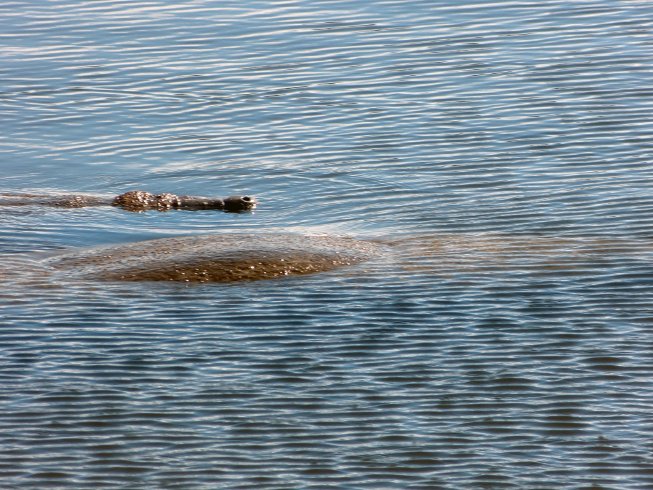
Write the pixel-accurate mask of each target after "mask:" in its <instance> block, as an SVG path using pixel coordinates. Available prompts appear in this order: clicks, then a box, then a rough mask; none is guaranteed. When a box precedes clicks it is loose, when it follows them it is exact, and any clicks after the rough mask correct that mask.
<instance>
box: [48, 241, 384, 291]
mask: <svg viewBox="0 0 653 490" xmlns="http://www.w3.org/2000/svg"><path fill="white" fill-rule="evenodd" d="M380 252H381V250H380V247H379V245H377V244H375V243H372V242H366V241H360V240H354V239H351V238H345V237H333V236H319V235H309V236H306V235H293V234H261V235H253V234H223V235H201V236H189V237H173V238H162V239H157V240H147V241H143V242H135V243H129V244H125V245H119V246H110V247H98V248H92V249H86V250H78V251H74V252H68V253H65V254H63V255H60V256H57V257H54V258H50V259H49V260H48V261H49V265H50V266H52V267H54V268H55V269H57V270H60V271H65V272H66V274H67V275H73V276H76V277H80V278H84V279H93V280H105V281H184V282H233V281H246V280H258V279H271V278H275V277H282V276H290V275H301V274H313V273H317V272H324V271H328V270H332V269H335V268H338V267H343V266H347V265H351V264H355V263H358V262H361V261H364V260H366V259H369V258H370V257H372V256H375V255H378V254H379V253H380Z"/></svg>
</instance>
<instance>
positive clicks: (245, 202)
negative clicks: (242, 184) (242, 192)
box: [224, 196, 256, 212]
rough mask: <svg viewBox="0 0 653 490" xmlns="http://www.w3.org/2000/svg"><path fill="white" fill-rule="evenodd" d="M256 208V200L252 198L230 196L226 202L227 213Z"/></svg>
mask: <svg viewBox="0 0 653 490" xmlns="http://www.w3.org/2000/svg"><path fill="white" fill-rule="evenodd" d="M255 207H256V198H254V197H252V196H229V197H227V198H226V199H225V200H224V209H225V211H233V212H237V211H246V210H248V209H254V208H255Z"/></svg>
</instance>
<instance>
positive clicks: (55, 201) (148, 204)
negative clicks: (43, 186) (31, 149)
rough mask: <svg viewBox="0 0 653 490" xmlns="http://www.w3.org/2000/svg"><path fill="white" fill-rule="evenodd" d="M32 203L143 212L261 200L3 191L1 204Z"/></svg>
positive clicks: (242, 206) (232, 206)
mask: <svg viewBox="0 0 653 490" xmlns="http://www.w3.org/2000/svg"><path fill="white" fill-rule="evenodd" d="M30 205H32V206H33V205H38V206H52V207H60V208H82V207H88V206H115V207H119V208H121V209H124V210H126V211H132V212H143V211H149V210H156V211H168V210H171V209H181V210H188V211H197V210H203V209H216V210H221V211H226V212H232V213H238V212H243V211H250V210H252V209H254V208H255V207H256V205H257V201H256V198H254V197H252V196H230V197H227V198H225V199H219V198H211V197H199V196H178V195H176V194H170V193H163V194H152V193H150V192H146V191H129V192H125V193H123V194H120V195H119V196H116V197H114V198H103V197H97V196H89V195H83V194H79V195H78V194H73V195H43V194H7V193H5V194H0V206H30Z"/></svg>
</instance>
